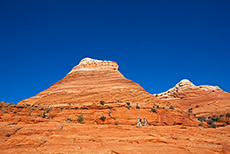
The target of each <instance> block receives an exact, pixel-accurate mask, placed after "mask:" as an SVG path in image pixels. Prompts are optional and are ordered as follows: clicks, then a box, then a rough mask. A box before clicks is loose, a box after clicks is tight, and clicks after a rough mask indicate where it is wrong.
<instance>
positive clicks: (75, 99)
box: [19, 58, 160, 105]
mask: <svg viewBox="0 0 230 154" xmlns="http://www.w3.org/2000/svg"><path fill="white" fill-rule="evenodd" d="M118 68H119V66H118V64H117V63H116V62H111V61H102V60H95V59H91V58H85V59H83V60H81V62H80V63H79V64H78V65H77V66H75V67H74V68H73V69H72V70H71V71H70V72H69V73H68V74H67V75H66V77H64V78H63V79H62V80H60V81H59V82H57V83H55V84H53V85H52V86H51V87H50V88H48V89H47V90H45V91H42V92H41V93H39V94H38V95H36V96H34V97H31V98H29V99H26V100H23V101H21V102H20V103H19V104H23V103H26V104H39V103H40V104H47V105H50V104H55V105H58V104H69V103H74V104H75V103H92V102H95V103H98V102H99V101H101V100H103V101H106V102H117V101H118V100H119V101H123V102H125V101H129V102H136V103H140V102H145V101H146V100H148V101H155V102H159V101H160V100H159V99H157V98H156V97H154V96H152V95H151V94H149V93H147V92H146V91H145V90H144V89H143V88H142V87H141V86H140V85H139V84H137V83H135V82H133V81H131V80H128V79H126V78H125V77H124V76H123V75H122V74H121V73H120V72H119V70H118Z"/></svg>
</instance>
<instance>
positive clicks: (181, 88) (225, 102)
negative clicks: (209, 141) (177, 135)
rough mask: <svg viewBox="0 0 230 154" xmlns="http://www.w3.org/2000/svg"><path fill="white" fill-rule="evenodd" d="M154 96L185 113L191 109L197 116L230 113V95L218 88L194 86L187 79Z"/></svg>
mask: <svg viewBox="0 0 230 154" xmlns="http://www.w3.org/2000/svg"><path fill="white" fill-rule="evenodd" d="M155 96H157V97H158V98H160V99H161V100H164V101H167V102H170V103H171V104H172V105H174V106H178V107H181V108H182V109H183V110H185V111H186V110H188V109H190V108H193V113H195V114H197V115H198V116H206V117H208V116H212V115H215V114H216V115H221V114H223V115H225V114H226V113H228V112H229V111H230V93H227V92H224V91H223V90H222V89H220V88H219V87H218V86H208V85H202V86H195V85H194V84H193V83H192V82H190V81H189V80H187V79H184V80H181V81H180V82H179V83H178V84H176V85H175V87H173V88H171V89H169V90H168V91H166V92H163V93H160V94H157V95H155Z"/></svg>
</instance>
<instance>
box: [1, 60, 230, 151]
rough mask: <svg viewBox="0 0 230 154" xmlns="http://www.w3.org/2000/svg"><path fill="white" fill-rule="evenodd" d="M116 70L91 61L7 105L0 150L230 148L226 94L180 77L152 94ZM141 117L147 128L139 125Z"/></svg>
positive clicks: (4, 105) (3, 106)
mask: <svg viewBox="0 0 230 154" xmlns="http://www.w3.org/2000/svg"><path fill="white" fill-rule="evenodd" d="M118 68H119V67H118V64H117V63H115V62H111V61H101V60H94V59H90V58H85V59H83V60H82V61H81V62H80V63H79V64H78V65H77V66H75V67H74V68H73V69H72V70H71V71H70V72H69V73H68V74H67V75H66V77H64V78H63V79H62V80H60V81H59V82H57V83H55V84H53V85H52V86H51V87H50V88H48V89H47V90H45V91H42V92H41V93H39V94H37V95H36V96H34V97H31V98H28V99H26V100H23V101H21V102H19V103H18V104H17V105H15V104H10V103H4V102H1V103H0V151H1V152H0V153H4V154H5V153H23V154H24V153H57V154H59V153H132V154H133V153H134V154H135V153H147V154H148V153H165V154H166V153H167V154H168V153H176V154H178V153H199V154H200V153H202V154H203V153H204V154H210V153H211V154H212V153H213V154H216V153H230V143H229V139H230V126H229V120H230V113H229V112H227V110H228V107H229V101H228V96H229V94H228V93H226V92H223V91H222V90H221V89H219V88H217V87H211V92H210V90H207V89H210V87H209V86H199V87H198V89H197V87H196V86H195V85H193V84H192V83H191V82H189V81H187V80H182V81H181V82H180V83H179V84H178V85H176V86H175V87H174V88H172V89H170V90H169V91H167V92H166V94H165V93H162V94H158V95H151V94H149V93H147V92H146V91H145V90H144V89H143V88H142V87H140V85H139V84H137V83H134V82H133V81H130V80H128V79H126V78H125V77H124V76H123V75H122V74H121V73H120V72H119V70H118ZM178 86H179V87H178ZM176 87H177V88H176ZM186 87H187V88H186ZM178 88H179V91H178ZM213 88H214V89H213ZM205 89H206V90H205ZM213 90H214V92H213ZM211 96H212V97H211ZM182 97H183V98H182ZM182 100H185V101H184V103H183V101H182ZM187 100H189V101H187ZM201 100H202V101H201ZM208 101H209V102H211V104H212V105H214V106H215V108H211V109H209V106H212V105H211V104H210V105H208V104H207V102H208ZM213 101H216V103H212V102H213ZM222 101H225V103H224V102H222ZM195 105H196V106H197V105H199V107H196V108H195V107H194V106H195ZM206 105H207V107H206ZM191 107H193V112H197V114H200V115H203V114H202V113H203V111H205V114H204V115H205V117H203V118H206V119H199V118H200V117H198V116H197V115H195V114H193V113H191V111H190V112H188V111H187V108H191ZM199 108H200V110H196V109H199ZM206 108H207V109H206ZM225 109H226V110H225ZM216 110H218V112H219V113H217V112H216ZM214 113H215V114H216V115H213V114H214ZM220 113H223V114H224V113H226V115H223V116H218V115H220ZM207 115H212V117H209V118H208V117H207ZM137 117H140V118H142V119H143V118H146V119H147V120H148V123H149V125H148V126H143V127H138V128H137V127H136V121H137ZM198 119H199V120H198ZM211 127H212V128H211Z"/></svg>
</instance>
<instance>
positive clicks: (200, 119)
mask: <svg viewBox="0 0 230 154" xmlns="http://www.w3.org/2000/svg"><path fill="white" fill-rule="evenodd" d="M198 120H199V121H201V122H203V121H206V118H205V117H204V116H202V117H198Z"/></svg>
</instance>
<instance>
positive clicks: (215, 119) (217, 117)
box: [211, 116, 221, 122]
mask: <svg viewBox="0 0 230 154" xmlns="http://www.w3.org/2000/svg"><path fill="white" fill-rule="evenodd" d="M211 120H213V121H217V122H221V117H219V116H213V117H212V118H211Z"/></svg>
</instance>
